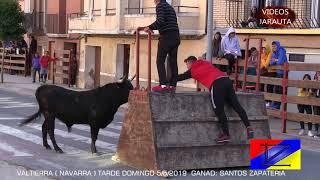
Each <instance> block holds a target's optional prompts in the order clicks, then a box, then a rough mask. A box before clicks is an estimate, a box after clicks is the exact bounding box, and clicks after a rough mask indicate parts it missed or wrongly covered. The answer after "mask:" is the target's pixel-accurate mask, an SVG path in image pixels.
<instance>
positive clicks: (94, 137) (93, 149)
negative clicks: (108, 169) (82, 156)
mask: <svg viewBox="0 0 320 180" xmlns="http://www.w3.org/2000/svg"><path fill="white" fill-rule="evenodd" d="M90 129H91V152H92V153H97V148H96V140H97V139H98V133H99V128H97V127H96V126H95V125H90Z"/></svg>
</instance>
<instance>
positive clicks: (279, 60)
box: [270, 41, 288, 109]
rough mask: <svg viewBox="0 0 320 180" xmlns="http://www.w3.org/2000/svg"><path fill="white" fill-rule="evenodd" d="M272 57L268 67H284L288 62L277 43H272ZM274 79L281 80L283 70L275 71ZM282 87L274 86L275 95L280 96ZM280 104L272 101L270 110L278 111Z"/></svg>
mask: <svg viewBox="0 0 320 180" xmlns="http://www.w3.org/2000/svg"><path fill="white" fill-rule="evenodd" d="M272 51H273V53H272V56H271V60H270V65H284V63H286V62H288V59H287V55H286V50H285V49H284V48H283V47H282V46H281V44H280V42H279V41H273V42H272ZM276 73H277V75H276V78H283V74H284V72H283V70H280V69H279V70H277V71H276ZM282 90H283V89H282V86H275V88H274V91H275V93H276V94H282ZM280 107H281V102H277V101H274V102H272V105H271V108H272V109H280Z"/></svg>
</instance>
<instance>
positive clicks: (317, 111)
mask: <svg viewBox="0 0 320 180" xmlns="http://www.w3.org/2000/svg"><path fill="white" fill-rule="evenodd" d="M314 80H315V81H320V71H317V72H316V74H315V75H314ZM312 91H313V95H314V97H316V98H320V89H313V90H312ZM313 114H314V115H316V116H320V106H313ZM314 137H315V138H320V132H319V124H315V136H314Z"/></svg>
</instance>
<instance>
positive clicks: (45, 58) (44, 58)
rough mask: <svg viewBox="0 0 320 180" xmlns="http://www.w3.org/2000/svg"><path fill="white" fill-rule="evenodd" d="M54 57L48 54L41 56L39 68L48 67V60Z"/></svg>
mask: <svg viewBox="0 0 320 180" xmlns="http://www.w3.org/2000/svg"><path fill="white" fill-rule="evenodd" d="M54 60H56V59H53V58H51V57H50V56H41V59H40V65H41V68H48V65H49V62H50V61H54Z"/></svg>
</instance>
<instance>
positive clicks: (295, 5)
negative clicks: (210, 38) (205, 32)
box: [225, 0, 320, 29]
mask: <svg viewBox="0 0 320 180" xmlns="http://www.w3.org/2000/svg"><path fill="white" fill-rule="evenodd" d="M270 5H280V6H285V7H288V8H290V9H291V10H293V11H294V12H295V15H296V19H295V21H294V22H293V23H292V25H290V26H289V27H286V28H298V29H307V28H319V27H320V7H318V8H313V6H315V5H316V4H313V1H312V0H283V1H281V4H266V3H264V1H260V4H252V0H233V1H231V0H226V1H225V8H226V11H225V21H226V24H227V25H226V27H230V26H232V27H235V28H248V27H249V26H248V25H245V24H247V23H246V22H247V21H248V18H249V17H250V14H251V8H252V7H253V6H256V7H257V8H258V11H259V10H260V9H262V8H264V7H266V6H270ZM312 8H313V9H314V10H312ZM315 11H317V12H315ZM250 28H264V27H263V26H262V25H259V23H257V25H255V26H253V27H250Z"/></svg>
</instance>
